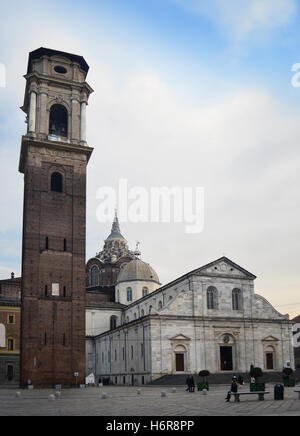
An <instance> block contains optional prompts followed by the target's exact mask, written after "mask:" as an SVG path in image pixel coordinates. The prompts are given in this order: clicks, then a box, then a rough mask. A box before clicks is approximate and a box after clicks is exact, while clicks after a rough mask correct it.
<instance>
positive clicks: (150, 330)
mask: <svg viewBox="0 0 300 436" xmlns="http://www.w3.org/2000/svg"><path fill="white" fill-rule="evenodd" d="M115 222H116V221H115ZM108 240H110V238H108ZM122 240H124V238H123V237H122ZM106 244H107V241H106V242H105V245H106ZM117 245H118V244H117ZM126 254H128V253H126ZM132 255H133V257H132V258H131V259H129V258H126V260H124V262H122V264H121V267H120V269H119V273H118V276H117V278H116V280H115V284H114V299H113V301H111V302H110V306H109V304H108V302H106V303H104V304H101V303H100V302H98V304H97V303H95V304H94V306H93V307H92V305H90V306H89V307H87V312H86V316H87V318H86V322H87V328H86V331H87V347H86V352H87V372H88V373H93V374H94V375H95V379H96V380H98V381H99V380H103V379H106V380H108V379H109V381H110V382H111V383H114V384H146V383H149V382H151V381H153V380H156V379H158V378H160V377H162V376H164V375H170V374H173V375H176V374H187V373H191V374H197V373H199V371H201V370H203V369H207V370H209V371H210V372H211V373H222V372H229V373H230V372H232V373H244V372H248V371H249V369H250V365H254V366H258V367H261V368H262V369H263V371H272V372H273V371H278V372H281V371H282V368H283V367H284V365H285V362H286V361H287V360H290V361H291V362H292V365H293V346H292V341H291V337H292V323H291V322H290V321H289V316H288V315H282V314H280V313H279V312H277V311H276V310H275V309H274V308H273V307H272V305H271V304H270V303H269V302H268V301H267V300H266V299H265V298H264V297H262V296H260V295H258V294H256V293H255V291H254V281H255V279H256V277H255V275H253V274H251V273H250V272H248V271H247V270H245V269H244V268H242V267H241V266H239V265H237V264H236V263H234V262H233V261H231V260H230V259H228V258H226V257H222V258H220V259H218V260H216V261H214V262H212V263H210V264H208V265H205V266H203V267H200V268H198V269H196V270H194V271H191V272H189V273H187V274H185V275H184V276H182V277H180V278H177V279H175V280H174V281H172V282H171V283H169V284H167V285H164V286H161V284H160V282H159V278H158V275H157V273H156V272H155V271H154V269H153V268H152V267H151V266H150V265H149V264H147V263H145V262H143V261H142V260H141V259H140V253H138V252H136V253H132V254H131V255H130V256H129V257H131V256H132ZM114 260H115V262H116V265H118V260H117V259H114ZM92 265H93V260H91V261H90V262H88V264H87V276H88V277H90V278H91V277H92V274H93V269H92V268H93V266H92ZM87 292H89V291H88V290H87ZM99 292H100V290H99ZM111 295H112V294H111Z"/></svg>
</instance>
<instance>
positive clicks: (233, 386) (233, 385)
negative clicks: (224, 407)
mask: <svg viewBox="0 0 300 436" xmlns="http://www.w3.org/2000/svg"><path fill="white" fill-rule="evenodd" d="M237 391H238V381H237V378H236V376H234V377H233V378H232V383H231V388H230V391H228V392H227V397H226V398H225V400H226V401H227V403H228V402H229V401H230V398H231V394H232V393H236V392H237Z"/></svg>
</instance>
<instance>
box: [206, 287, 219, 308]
mask: <svg viewBox="0 0 300 436" xmlns="http://www.w3.org/2000/svg"><path fill="white" fill-rule="evenodd" d="M207 309H218V290H217V289H216V288H215V287H214V286H210V287H209V288H208V289H207Z"/></svg>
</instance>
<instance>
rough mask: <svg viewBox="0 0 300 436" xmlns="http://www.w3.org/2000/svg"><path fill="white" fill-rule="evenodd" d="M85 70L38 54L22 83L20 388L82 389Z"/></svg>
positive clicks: (75, 60)
mask: <svg viewBox="0 0 300 436" xmlns="http://www.w3.org/2000/svg"><path fill="white" fill-rule="evenodd" d="M88 70H89V67H88V65H87V63H86V62H85V60H84V58H83V57H81V56H77V55H73V54H70V53H64V52H60V51H55V50H50V49H45V48H40V49H38V50H35V51H33V52H31V53H30V54H29V61H28V70H27V74H26V75H25V76H24V77H25V79H26V91H25V99H24V105H23V107H22V110H23V111H24V112H25V113H26V115H27V119H26V121H27V133H26V135H25V136H23V137H22V146H21V154H20V164H19V171H20V172H21V173H23V174H24V212H23V249H22V312H21V313H22V318H21V381H20V384H21V386H25V385H26V384H27V383H28V380H30V382H31V383H32V384H33V385H35V386H40V387H42V386H45V387H46V386H53V385H56V384H61V385H63V386H72V385H75V384H83V383H84V382H85V376H86V374H85V244H86V168H87V164H88V161H89V158H90V156H91V153H92V151H93V149H92V148H90V147H88V145H87V142H86V106H87V103H88V99H89V96H90V94H91V93H92V92H93V90H92V88H91V87H90V86H89V85H88V84H87V82H86V76H87V73H88ZM75 374H76V376H75ZM77 374H78V375H77Z"/></svg>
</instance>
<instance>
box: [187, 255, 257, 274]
mask: <svg viewBox="0 0 300 436" xmlns="http://www.w3.org/2000/svg"><path fill="white" fill-rule="evenodd" d="M194 273H195V274H197V275H202V276H203V275H207V276H214V277H216V276H223V277H233V278H234V277H236V278H243V279H248V280H254V279H256V276H255V275H254V274H251V273H250V272H249V271H247V270H245V269H244V268H242V267H241V266H239V265H237V264H236V263H234V262H232V260H230V259H228V258H227V257H221V258H220V259H218V260H215V261H214V262H211V263H209V264H207V265H204V266H202V267H201V268H198V269H197V270H195V271H194Z"/></svg>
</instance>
